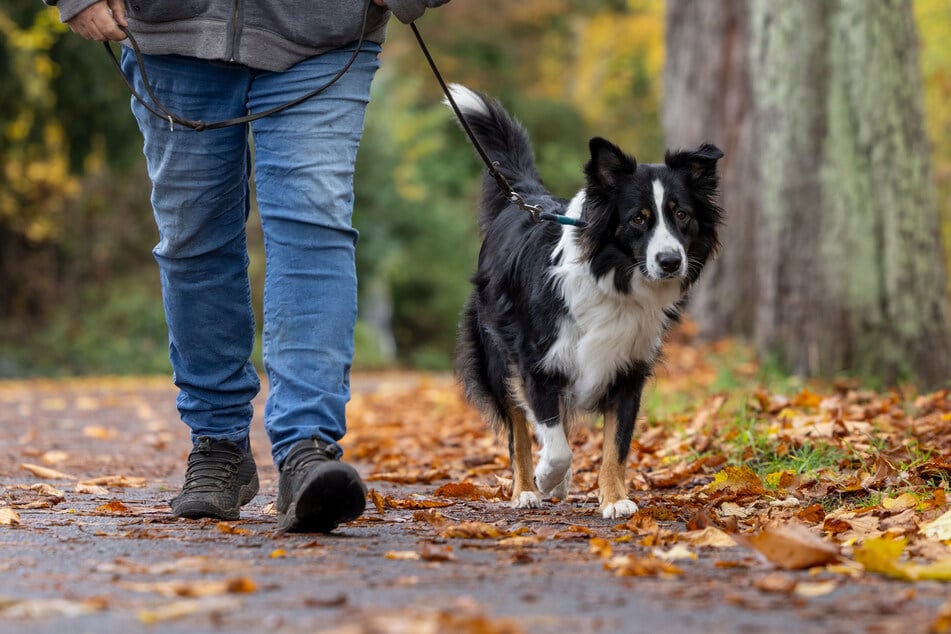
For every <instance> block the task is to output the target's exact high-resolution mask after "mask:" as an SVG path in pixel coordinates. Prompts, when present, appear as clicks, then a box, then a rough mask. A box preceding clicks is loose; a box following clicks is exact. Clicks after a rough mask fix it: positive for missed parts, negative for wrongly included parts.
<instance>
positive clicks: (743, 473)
mask: <svg viewBox="0 0 951 634" xmlns="http://www.w3.org/2000/svg"><path fill="white" fill-rule="evenodd" d="M707 490H708V491H724V492H728V493H733V494H735V495H762V494H763V493H766V489H765V488H764V487H763V482H762V481H761V480H760V479H759V476H758V475H756V473H755V472H754V471H753V470H752V469H750V468H749V467H747V466H739V467H736V466H732V465H728V466H726V467H723V469H722V470H721V471H720V472H719V473H717V474H716V475H715V476H714V477H713V482H711V483H710V484H709V485H707Z"/></svg>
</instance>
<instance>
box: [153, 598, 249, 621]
mask: <svg viewBox="0 0 951 634" xmlns="http://www.w3.org/2000/svg"><path fill="white" fill-rule="evenodd" d="M240 607H241V602H240V601H238V600H237V599H233V598H229V597H214V598H211V599H185V600H181V601H175V602H173V603H168V604H166V605H163V606H161V607H158V608H156V609H154V610H141V611H139V612H138V613H137V614H136V617H137V618H138V619H139V620H140V621H141V622H143V623H159V622H161V621H168V620H171V619H179V618H182V617H186V616H192V615H194V614H202V613H205V612H234V611H236V610H238V609H239V608H240Z"/></svg>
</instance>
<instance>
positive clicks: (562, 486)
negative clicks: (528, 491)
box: [548, 469, 571, 500]
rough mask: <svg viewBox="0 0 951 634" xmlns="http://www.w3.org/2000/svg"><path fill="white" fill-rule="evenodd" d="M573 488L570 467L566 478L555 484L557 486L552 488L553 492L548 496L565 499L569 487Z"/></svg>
mask: <svg viewBox="0 0 951 634" xmlns="http://www.w3.org/2000/svg"><path fill="white" fill-rule="evenodd" d="M570 488H571V469H568V473H566V474H565V477H564V479H563V480H562V481H561V482H559V483H558V484H557V485H555V488H554V489H552V490H551V493H549V494H548V497H552V498H558V499H559V500H564V499H565V498H567V497H568V489H570Z"/></svg>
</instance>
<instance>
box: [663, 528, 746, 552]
mask: <svg viewBox="0 0 951 634" xmlns="http://www.w3.org/2000/svg"><path fill="white" fill-rule="evenodd" d="M677 539H679V540H680V541H685V542H688V543H690V544H693V545H694V546H700V547H703V546H709V547H711V548H732V547H734V546H736V545H737V543H736V540H735V539H733V537H731V536H730V535H729V534H728V533H726V532H724V531H722V530H720V529H719V528H716V527H715V526H707V527H706V528H703V529H700V530H698V531H687V532H684V533H680V534H679V535H677Z"/></svg>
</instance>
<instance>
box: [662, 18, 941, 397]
mask: <svg viewBox="0 0 951 634" xmlns="http://www.w3.org/2000/svg"><path fill="white" fill-rule="evenodd" d="M667 22H668V34H667V35H668V47H667V55H668V69H667V86H666V92H665V94H666V100H667V103H666V105H665V108H664V110H665V131H666V133H667V137H668V140H669V144H670V145H694V144H696V143H697V142H699V141H700V140H703V139H709V140H711V141H712V142H714V143H718V144H720V143H722V144H723V147H724V149H725V151H726V152H727V155H728V157H729V155H730V152H731V151H732V152H733V153H734V154H735V156H734V157H733V158H732V159H731V160H730V161H729V162H724V163H723V177H722V192H723V199H722V203H723V206H724V208H725V209H726V211H727V222H728V225H729V226H728V228H727V229H726V230H725V231H724V241H723V242H724V248H723V254H722V256H721V259H720V261H719V262H718V263H717V264H716V265H715V266H714V267H711V271H710V274H709V275H706V276H705V278H706V279H704V280H703V283H702V285H701V287H700V288H699V289H698V292H697V294H696V297H695V302H694V303H693V304H692V310H691V312H692V314H693V316H694V318H695V319H696V320H697V321H698V323H699V324H700V326H701V332H702V333H703V334H704V335H707V336H723V335H728V334H740V335H745V336H748V337H750V338H751V339H752V340H753V341H754V342H755V344H756V347H757V349H758V351H759V352H760V353H761V355H763V356H772V357H775V358H777V359H778V360H780V361H781V362H782V363H783V364H784V365H785V366H786V367H787V368H788V369H790V370H793V371H796V372H799V373H803V374H807V375H826V376H829V375H834V374H836V373H839V372H848V373H856V374H862V375H865V376H873V377H878V378H881V379H883V380H885V381H889V382H891V381H895V380H898V379H901V378H906V377H911V376H915V377H917V378H918V379H919V380H920V381H921V383H922V385H936V384H939V383H941V382H945V381H947V379H948V377H949V375H951V354H949V351H951V334H949V325H948V311H947V296H946V294H945V292H944V288H945V279H946V278H945V271H944V266H943V262H944V259H943V257H942V253H941V244H940V240H939V237H938V236H939V232H938V228H939V225H938V211H937V204H936V199H935V194H934V186H933V181H932V178H931V171H930V165H929V161H928V156H929V152H928V145H927V139H926V135H925V130H924V125H923V122H924V114H923V107H922V85H921V79H920V72H919V68H918V55H917V42H916V32H915V26H914V22H913V14H912V9H911V4H910V2H908V1H907V0H879V1H878V2H874V3H868V2H866V1H864V0H836V1H827V0H799V1H797V2H788V3H778V2H774V1H772V0H731V2H729V3H723V4H720V3H700V2H691V1H689V0H669V2H668V20H667ZM737 42H745V43H746V46H745V49H746V54H739V55H737V54H736V53H735V50H736V47H737V46H738V45H737V44H736V43H737ZM728 67H731V68H729V69H728Z"/></svg>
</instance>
